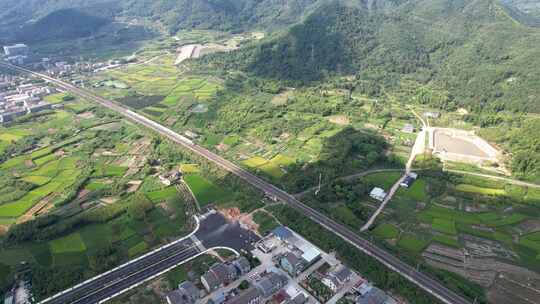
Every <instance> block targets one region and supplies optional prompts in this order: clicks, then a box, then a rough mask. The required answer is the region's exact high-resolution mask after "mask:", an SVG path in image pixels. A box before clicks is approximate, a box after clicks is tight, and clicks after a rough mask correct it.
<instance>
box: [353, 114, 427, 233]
mask: <svg viewBox="0 0 540 304" xmlns="http://www.w3.org/2000/svg"><path fill="white" fill-rule="evenodd" d="M411 111H412V112H413V114H414V116H416V118H418V119H419V120H420V121H421V122H422V130H421V131H420V132H419V133H418V135H417V136H416V140H415V141H414V146H413V147H412V149H411V154H410V155H409V159H408V160H407V165H406V166H405V173H404V174H403V176H401V177H400V178H399V179H398V180H397V181H396V183H395V184H394V185H393V186H392V187H391V188H390V190H388V193H387V194H386V196H385V197H384V199H383V201H382V202H381V204H380V205H379V208H377V210H375V212H374V213H373V214H372V215H371V217H370V218H369V220H368V221H367V222H366V223H365V224H364V226H362V228H360V231H362V232H364V231H366V230H368V229H369V227H371V225H373V223H374V222H375V220H376V219H377V217H378V216H379V214H381V212H382V211H383V210H384V208H385V207H386V205H387V204H388V202H390V200H392V198H393V197H394V194H396V192H397V191H398V190H399V186H400V184H401V183H402V182H403V180H404V179H405V178H406V177H407V175H409V173H411V168H412V165H413V163H414V160H415V159H416V156H417V155H420V154H423V153H424V151H425V150H426V134H427V132H428V124H427V123H426V121H425V120H424V119H423V118H422V117H421V116H420V115H418V114H417V113H416V112H415V111H414V110H411Z"/></svg>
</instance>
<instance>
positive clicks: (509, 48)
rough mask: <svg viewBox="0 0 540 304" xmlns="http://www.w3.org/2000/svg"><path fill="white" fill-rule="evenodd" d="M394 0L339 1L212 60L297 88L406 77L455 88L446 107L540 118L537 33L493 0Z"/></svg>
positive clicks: (385, 81)
mask: <svg viewBox="0 0 540 304" xmlns="http://www.w3.org/2000/svg"><path fill="white" fill-rule="evenodd" d="M387 2H391V3H394V4H395V5H393V6H391V5H386V6H385V9H383V10H381V9H378V8H376V9H371V8H369V7H367V6H366V5H365V4H366V3H367V1H366V2H364V1H334V2H333V3H331V4H327V5H324V6H323V7H321V8H320V9H318V10H317V11H315V12H314V13H313V14H311V15H310V16H309V17H308V18H306V20H304V21H303V22H302V23H301V24H297V25H295V26H293V27H292V28H290V29H289V30H288V31H287V32H285V33H283V34H282V35H279V36H278V37H275V38H274V39H272V40H270V41H267V42H264V43H262V44H260V45H255V46H252V47H249V48H246V49H243V50H241V51H238V52H235V53H233V56H228V57H219V56H217V58H215V62H216V63H218V64H225V65H226V66H228V67H235V68H240V69H244V70H246V71H248V72H251V73H253V74H256V75H259V76H262V77H269V78H279V79H283V80H289V81H293V82H298V81H312V80H318V79H321V77H324V75H327V74H328V73H341V74H352V75H357V76H358V77H360V78H363V79H366V80H372V81H373V83H374V85H382V86H396V85H398V84H399V83H400V80H403V79H407V80H412V81H415V82H418V83H421V84H427V83H429V84H432V85H435V86H437V87H440V88H444V89H445V90H448V92H449V94H447V96H445V100H444V101H443V103H444V102H449V103H451V104H458V105H465V106H467V107H469V108H478V109H480V108H481V109H485V108H486V107H487V108H492V109H497V110H500V109H503V108H506V109H512V110H522V111H530V112H540V69H538V68H537V67H538V66H540V48H539V47H538V46H539V45H540V28H534V27H528V26H526V25H523V24H521V23H519V22H517V21H516V20H515V19H513V18H512V17H511V16H510V15H509V14H508V11H507V10H506V9H504V8H503V7H502V6H501V5H500V3H499V2H497V1H493V0H474V1H473V0H462V1H456V0H411V1H400V3H396V1H387ZM403 2H405V3H403ZM210 60H213V59H210ZM443 106H444V105H443Z"/></svg>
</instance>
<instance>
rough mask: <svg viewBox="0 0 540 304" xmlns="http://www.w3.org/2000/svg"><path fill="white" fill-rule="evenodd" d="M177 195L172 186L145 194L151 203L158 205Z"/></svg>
mask: <svg viewBox="0 0 540 304" xmlns="http://www.w3.org/2000/svg"><path fill="white" fill-rule="evenodd" d="M177 195H178V192H177V191H176V188H175V187H174V186H170V187H167V188H165V189H163V190H158V191H152V192H148V193H146V196H147V197H148V199H149V200H151V201H152V202H153V203H160V202H163V201H165V200H167V199H169V198H172V197H175V196H177Z"/></svg>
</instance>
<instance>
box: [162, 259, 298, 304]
mask: <svg viewBox="0 0 540 304" xmlns="http://www.w3.org/2000/svg"><path fill="white" fill-rule="evenodd" d="M250 270H251V265H250V263H249V261H248V259H247V258H245V257H239V258H237V259H235V260H233V261H230V262H225V263H216V264H214V265H212V266H211V267H210V269H209V270H208V271H207V272H205V273H204V274H203V275H202V276H201V278H200V282H201V285H202V287H203V288H204V289H199V288H198V287H197V286H196V285H195V284H194V283H192V282H190V281H185V282H182V283H180V284H179V285H178V289H177V290H174V291H172V292H170V293H169V294H167V296H166V299H167V303H169V304H195V303H208V304H258V303H264V302H265V301H267V300H268V299H271V298H272V297H273V296H277V293H278V292H279V291H280V290H281V289H282V288H283V287H284V286H285V285H287V283H288V278H287V277H286V276H284V275H283V274H280V273H277V272H272V271H265V272H263V273H261V274H259V275H257V277H256V278H253V279H252V278H248V280H249V282H248V281H246V282H248V286H246V287H245V288H244V289H243V290H240V289H239V288H231V289H229V290H223V288H224V287H226V286H229V285H231V284H233V282H235V281H239V280H241V279H242V277H244V276H245V275H246V274H248V273H249V272H250ZM295 301H297V300H295ZM288 303H295V304H296V303H298V304H300V303H304V302H288Z"/></svg>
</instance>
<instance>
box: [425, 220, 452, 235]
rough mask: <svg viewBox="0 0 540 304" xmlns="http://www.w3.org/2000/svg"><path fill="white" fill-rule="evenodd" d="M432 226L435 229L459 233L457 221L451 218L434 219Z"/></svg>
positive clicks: (446, 232) (448, 232)
mask: <svg viewBox="0 0 540 304" xmlns="http://www.w3.org/2000/svg"><path fill="white" fill-rule="evenodd" d="M431 226H432V227H433V230H435V231H439V232H442V233H445V234H449V235H456V234H457V230H456V223H455V222H454V221H451V220H446V219H440V218H436V219H434V220H433V223H432V224H431Z"/></svg>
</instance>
